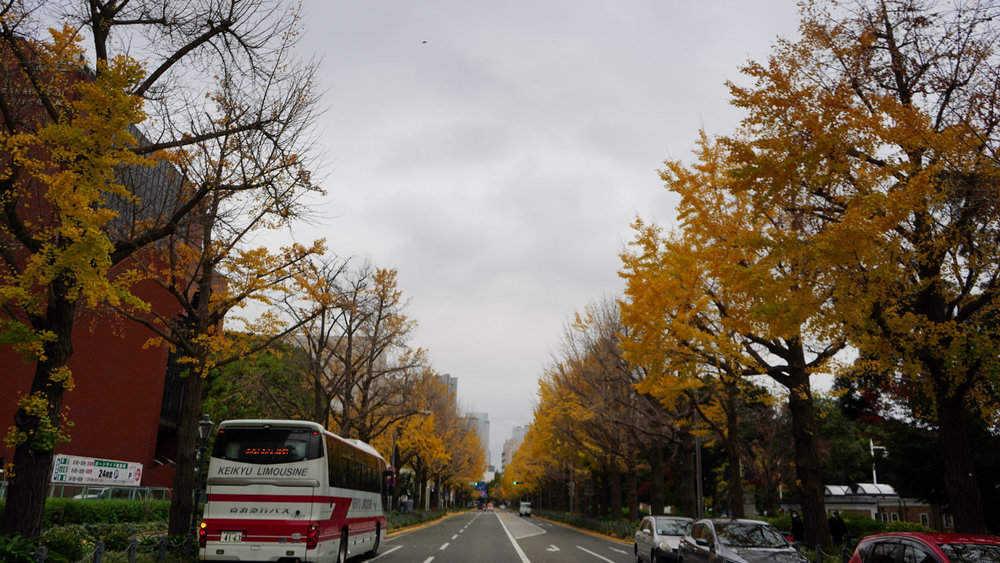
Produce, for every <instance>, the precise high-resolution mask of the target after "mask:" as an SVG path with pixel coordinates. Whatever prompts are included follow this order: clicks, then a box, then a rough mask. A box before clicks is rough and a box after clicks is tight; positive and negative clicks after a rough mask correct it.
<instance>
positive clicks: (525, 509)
mask: <svg viewBox="0 0 1000 563" xmlns="http://www.w3.org/2000/svg"><path fill="white" fill-rule="evenodd" d="M517 515H518V516H531V503H530V502H522V503H521V506H520V507H519V508H518V509H517Z"/></svg>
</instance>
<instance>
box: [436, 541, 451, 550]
mask: <svg viewBox="0 0 1000 563" xmlns="http://www.w3.org/2000/svg"><path fill="white" fill-rule="evenodd" d="M449 545H451V542H445V544H444V545H442V546H441V547H439V548H438V549H440V550H441V551H444V550H446V549H448V546H449Z"/></svg>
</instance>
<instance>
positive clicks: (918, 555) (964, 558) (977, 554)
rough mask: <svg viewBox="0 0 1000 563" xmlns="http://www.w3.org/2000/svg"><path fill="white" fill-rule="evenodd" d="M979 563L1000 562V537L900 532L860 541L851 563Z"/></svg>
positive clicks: (869, 537)
mask: <svg viewBox="0 0 1000 563" xmlns="http://www.w3.org/2000/svg"><path fill="white" fill-rule="evenodd" d="M910 561H913V562H916V563H972V562H976V563H979V562H981V561H1000V537H997V536H987V535H977V534H944V533H935V532H896V533H889V534H878V535H874V536H868V537H866V538H863V539H862V540H861V541H860V542H858V547H856V548H855V549H854V555H853V556H852V557H851V561H850V563H908V562H910Z"/></svg>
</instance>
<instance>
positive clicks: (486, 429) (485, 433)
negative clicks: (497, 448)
mask: <svg viewBox="0 0 1000 563" xmlns="http://www.w3.org/2000/svg"><path fill="white" fill-rule="evenodd" d="M466 418H468V419H469V420H471V421H472V422H473V424H475V428H476V432H479V439H480V440H481V441H482V442H483V446H484V447H485V448H486V465H493V460H492V459H491V457H492V456H491V455H490V415H489V413H485V412H470V413H469V414H468V416H467V417H466Z"/></svg>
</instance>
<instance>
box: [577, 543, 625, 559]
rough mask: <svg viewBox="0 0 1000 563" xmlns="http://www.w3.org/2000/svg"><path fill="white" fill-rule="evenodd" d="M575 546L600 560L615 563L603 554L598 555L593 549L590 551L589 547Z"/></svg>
mask: <svg viewBox="0 0 1000 563" xmlns="http://www.w3.org/2000/svg"><path fill="white" fill-rule="evenodd" d="M576 548H577V549H579V550H581V551H586V552H587V553H589V554H591V555H593V556H594V557H596V558H598V559H600V560H601V561H607V562H608V563H615V562H614V561H612V560H610V559H608V558H607V557H604V556H603V555H598V554H596V553H594V552H593V551H590V550H589V549H584V548H582V547H580V546H576Z"/></svg>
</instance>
